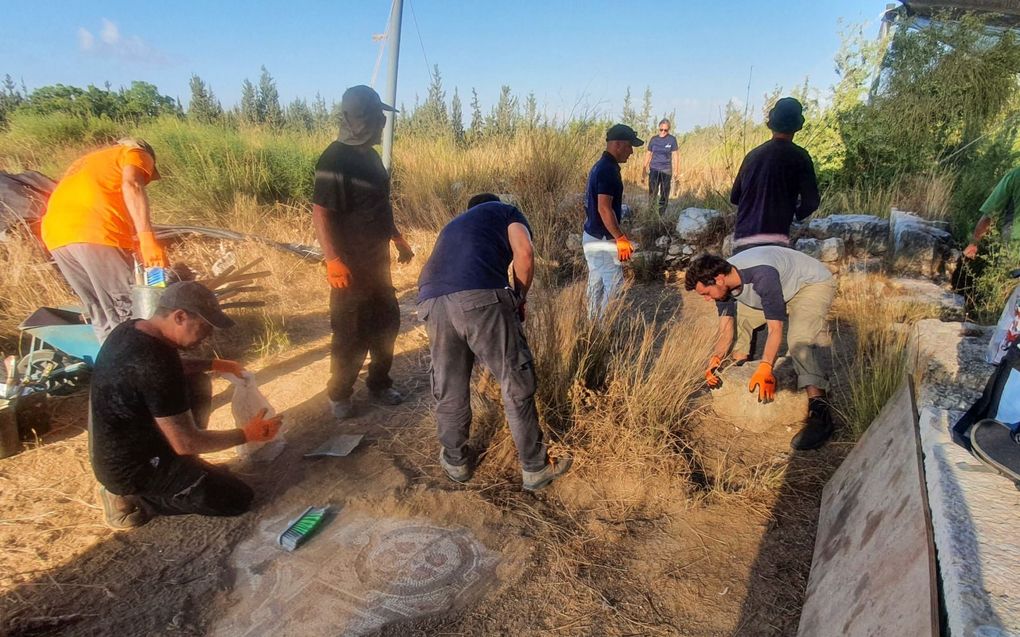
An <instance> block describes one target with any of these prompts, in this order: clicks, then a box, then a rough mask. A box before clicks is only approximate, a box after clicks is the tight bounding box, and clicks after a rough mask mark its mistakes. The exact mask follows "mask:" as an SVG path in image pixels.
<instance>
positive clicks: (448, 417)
mask: <svg viewBox="0 0 1020 637" xmlns="http://www.w3.org/2000/svg"><path fill="white" fill-rule="evenodd" d="M418 315H419V316H420V317H421V318H422V319H423V320H424V321H425V328H426V330H427V331H428V335H429V347H430V350H431V353H432V367H431V370H430V373H431V376H432V395H433V396H434V397H435V399H436V425H437V427H438V429H439V442H440V444H442V446H443V449H444V453H445V457H446V461H447V462H449V463H450V464H452V465H456V466H461V465H463V464H465V463H467V461H468V457H467V441H468V435H469V432H470V428H471V369H472V367H473V366H474V363H475V358H477V359H478V360H480V361H481V363H482V364H483V365H485V367H487V368H488V369H489V371H491V372H492V374H493V376H495V377H496V379H497V380H498V381H499V387H500V390H501V391H502V394H503V409H504V410H505V412H506V419H507V423H508V424H509V425H510V435H511V436H513V439H514V444H515V445H516V446H517V455H518V457H519V458H520V462H521V466H522V467H523V468H524V469H525V470H526V471H539V470H541V469H542V468H543V467H544V466H545V463H546V448H545V444H544V443H543V442H542V430H541V428H539V426H538V411H537V410H536V408H535V388H536V379H535V365H534V361H533V359H532V356H531V350H530V349H529V348H528V342H527V340H526V339H525V337H524V328H523V326H522V325H521V322H520V320H519V319H518V318H517V301H516V296H515V294H514V293H513V292H511V291H510V290H464V291H463V292H454V293H453V294H446V295H444V296H440V297H437V298H434V299H426V300H424V301H422V302H421V303H419V304H418Z"/></svg>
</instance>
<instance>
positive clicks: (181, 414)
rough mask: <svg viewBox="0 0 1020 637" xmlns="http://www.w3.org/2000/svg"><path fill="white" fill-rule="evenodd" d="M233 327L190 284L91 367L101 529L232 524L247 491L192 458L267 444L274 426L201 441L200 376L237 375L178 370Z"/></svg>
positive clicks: (170, 294) (217, 366)
mask: <svg viewBox="0 0 1020 637" xmlns="http://www.w3.org/2000/svg"><path fill="white" fill-rule="evenodd" d="M233 324H234V322H233V321H232V320H231V319H230V318H229V317H227V316H226V315H225V314H224V313H223V310H221V309H220V307H219V303H218V302H217V300H216V295H214V294H213V293H212V291H210V290H209V289H208V288H206V287H204V286H203V285H201V284H200V283H196V282H194V281H189V282H182V283H174V284H172V285H170V286H169V287H167V289H166V290H165V291H164V292H163V295H162V296H161V297H160V300H159V305H158V307H157V309H156V312H155V314H154V315H153V316H152V318H150V319H147V320H132V321H128V322H126V323H122V324H121V325H119V326H117V327H116V328H115V329H114V330H113V332H111V333H110V335H109V337H107V339H106V342H105V343H104V344H103V347H102V349H101V350H100V351H99V356H98V357H97V360H96V366H95V370H94V372H93V375H92V389H91V396H90V399H91V400H90V404H89V451H90V456H91V459H92V468H93V470H94V471H95V474H96V479H97V480H99V482H100V485H101V486H100V489H99V493H100V500H101V501H102V503H103V511H104V513H105V515H106V522H107V524H108V525H109V526H110V527H112V528H115V529H123V528H130V527H134V526H140V525H142V524H145V523H146V522H147V521H148V520H149V519H150V518H151V517H152V516H153V515H180V514H186V513H197V514H199V515H240V514H241V513H244V512H245V511H247V510H248V508H249V507H250V506H251V501H252V497H253V493H252V490H251V488H250V487H249V486H248V485H247V484H245V483H244V482H243V481H241V479H240V478H238V477H236V476H234V475H233V474H232V473H230V472H229V471H228V470H227V469H225V468H223V467H218V466H215V465H212V464H210V463H208V462H206V461H204V460H202V459H200V458H198V457H197V454H201V453H211V452H214V451H220V450H222V449H227V448H230V447H235V446H237V445H241V444H244V443H246V442H264V441H268V440H272V439H273V438H274V437H275V436H276V432H277V431H278V430H279V428H280V422H281V419H280V417H279V416H277V417H275V418H269V419H266V418H265V412H262V413H260V414H259V415H258V416H256V417H254V418H253V419H252V420H251V421H250V422H248V424H247V425H245V427H244V428H243V429H233V430H229V431H206V429H205V427H206V426H207V425H208V420H209V412H210V405H211V400H212V384H211V381H210V379H209V377H208V376H207V375H206V374H205V373H204V372H209V371H213V372H226V373H232V374H235V375H240V374H241V373H243V371H244V370H243V369H242V367H241V366H240V365H239V364H238V363H236V362H234V361H227V360H220V359H215V360H192V359H188V360H182V359H181V357H180V355H179V353H178V350H187V349H191V348H193V347H195V346H197V345H198V344H199V343H201V342H202V341H204V340H205V339H206V338H208V336H209V335H210V334H211V333H212V330H213V327H218V328H221V329H222V328H228V327H231V326H233Z"/></svg>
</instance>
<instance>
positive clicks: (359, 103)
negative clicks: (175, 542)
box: [340, 84, 397, 119]
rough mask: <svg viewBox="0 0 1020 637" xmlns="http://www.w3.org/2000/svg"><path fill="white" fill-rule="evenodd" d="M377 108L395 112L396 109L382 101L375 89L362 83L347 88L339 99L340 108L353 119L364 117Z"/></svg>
mask: <svg viewBox="0 0 1020 637" xmlns="http://www.w3.org/2000/svg"><path fill="white" fill-rule="evenodd" d="M379 109H381V110H384V111H393V112H394V113H396V112H397V109H395V108H393V107H392V106H390V105H389V104H385V103H383V101H382V98H380V97H379V94H378V93H376V92H375V89H373V88H372V87H370V86H365V85H364V84H358V85H357V86H352V87H351V88H349V89H347V90H346V91H344V96H343V98H341V100H340V110H341V111H343V113H344V114H345V115H347V116H348V117H351V118H354V119H364V118H366V117H367V116H368V115H369V114H370V113H372V112H373V111H376V110H379Z"/></svg>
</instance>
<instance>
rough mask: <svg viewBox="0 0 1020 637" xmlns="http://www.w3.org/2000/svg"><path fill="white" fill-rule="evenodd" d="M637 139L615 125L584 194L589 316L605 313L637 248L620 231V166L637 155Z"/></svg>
mask: <svg viewBox="0 0 1020 637" xmlns="http://www.w3.org/2000/svg"><path fill="white" fill-rule="evenodd" d="M642 144H644V141H642V140H640V139H638V136H637V133H635V132H634V129H633V128H631V127H630V126H627V125H625V124H615V125H614V126H612V127H610V129H609V130H608V131H607V132H606V151H605V152H604V153H602V157H601V158H600V159H599V160H598V161H597V162H595V165H594V166H593V167H592V169H591V172H590V173H588V188H587V192H586V193H585V201H584V209H585V221H584V234H583V235H582V236H581V245H582V246H583V248H584V259H585V261H587V262H588V316H590V317H592V318H594V317H596V316H598V315H600V314H601V313H602V312H603V311H605V309H606V306H607V305H609V301H611V300H612V298H613V296H614V295H615V294H616V292H617V290H618V289H619V287H620V284H622V283H623V266H622V265H620V264H621V262H623V261H627V260H629V259H630V254H631V252H633V251H634V246H632V245H631V243H630V240H629V239H627V235H625V234H624V233H623V230H621V229H620V216H621V215H622V213H623V178H622V177H621V176H620V164H622V163H625V162H626V161H627V160H628V159H629V158H630V156H631V155H632V154H633V153H634V147H635V146H641V145H642Z"/></svg>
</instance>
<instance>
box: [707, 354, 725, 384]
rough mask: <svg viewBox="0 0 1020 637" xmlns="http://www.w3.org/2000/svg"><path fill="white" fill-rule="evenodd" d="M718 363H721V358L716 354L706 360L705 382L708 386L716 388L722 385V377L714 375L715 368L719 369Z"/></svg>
mask: <svg viewBox="0 0 1020 637" xmlns="http://www.w3.org/2000/svg"><path fill="white" fill-rule="evenodd" d="M720 365H722V359H721V358H719V357H718V356H713V357H712V358H711V359H709V361H708V371H706V372H705V382H706V383H708V386H709V387H711V388H712V389H716V388H717V387H719V386H721V385H722V379H721V378H719V377H718V376H716V375H715V370H717V369H719V366H720Z"/></svg>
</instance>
